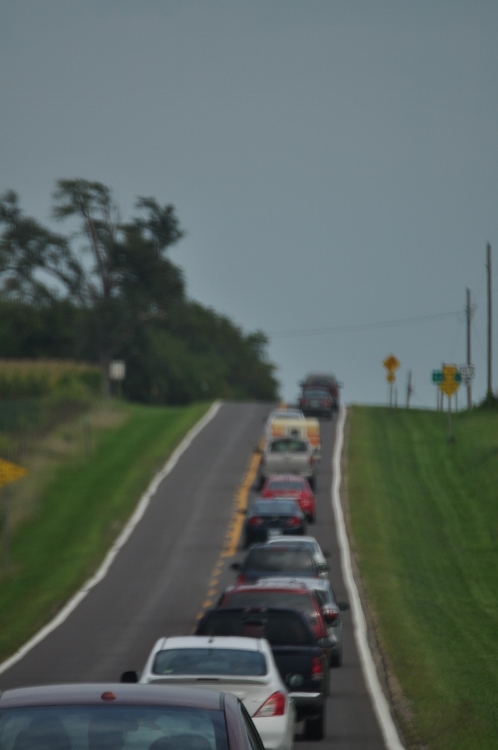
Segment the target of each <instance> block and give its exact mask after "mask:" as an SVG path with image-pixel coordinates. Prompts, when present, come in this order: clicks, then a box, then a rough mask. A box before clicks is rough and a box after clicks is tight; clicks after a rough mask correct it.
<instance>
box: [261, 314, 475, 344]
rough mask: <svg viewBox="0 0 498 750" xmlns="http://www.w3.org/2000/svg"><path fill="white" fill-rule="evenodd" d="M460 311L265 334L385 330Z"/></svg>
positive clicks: (316, 333)
mask: <svg viewBox="0 0 498 750" xmlns="http://www.w3.org/2000/svg"><path fill="white" fill-rule="evenodd" d="M461 312H462V311H461V310H456V311H454V312H447V313H436V314H434V315H419V316H417V317H415V318H402V319H399V320H382V321H379V322H377V323H357V324H350V325H342V326H328V327H327V328H307V329H300V330H299V329H295V330H293V331H273V332H269V333H267V335H268V336H271V337H272V338H277V337H279V336H315V335H319V334H323V333H342V332H344V331H359V330H361V329H368V328H387V327H390V326H402V325H406V324H409V323H420V322H421V321H429V320H436V319H438V318H450V317H451V318H453V317H457V316H460V315H461Z"/></svg>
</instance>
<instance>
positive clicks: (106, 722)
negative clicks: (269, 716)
mask: <svg viewBox="0 0 498 750" xmlns="http://www.w3.org/2000/svg"><path fill="white" fill-rule="evenodd" d="M0 747H1V748H3V749H4V750H119V749H120V748H123V747H124V748H126V750H145V749H147V750H264V747H263V743H262V741H261V739H260V737H259V734H258V732H257V730H256V728H255V726H254V724H253V722H252V720H251V718H250V716H249V714H248V712H247V710H246V708H245V707H244V706H243V704H242V703H241V701H240V700H239V699H238V698H237V697H236V696H235V695H233V694H232V693H224V692H220V691H214V690H205V689H202V688H195V687H188V688H187V687H181V686H179V685H174V686H171V687H169V686H167V685H124V684H120V683H117V684H115V683H93V684H70V685H45V686H38V687H30V688H17V689H14V690H6V691H5V692H3V693H0Z"/></svg>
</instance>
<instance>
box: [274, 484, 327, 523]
mask: <svg viewBox="0 0 498 750" xmlns="http://www.w3.org/2000/svg"><path fill="white" fill-rule="evenodd" d="M260 494H261V497H268V498H270V497H273V498H275V497H294V498H295V499H296V500H297V503H298V505H299V507H300V508H301V510H302V511H303V513H305V514H306V518H307V519H308V521H309V522H310V523H312V522H313V521H315V520H316V500H315V495H314V494H313V490H312V489H311V487H310V483H309V482H308V480H307V479H306V477H299V476H296V475H295V474H272V475H271V476H269V477H268V479H267V480H266V482H265V483H264V485H263V489H262V490H261V493H260Z"/></svg>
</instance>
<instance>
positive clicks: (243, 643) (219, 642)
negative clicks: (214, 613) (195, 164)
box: [154, 635, 265, 651]
mask: <svg viewBox="0 0 498 750" xmlns="http://www.w3.org/2000/svg"><path fill="white" fill-rule="evenodd" d="M208 646H209V648H210V649H211V648H214V649H216V648H220V649H221V648H223V649H234V650H237V651H263V650H265V649H264V641H263V640H262V639H261V638H246V637H244V636H235V635H216V636H214V635H209V636H208V635H180V636H173V637H171V638H163V639H162V640H161V641H159V642H158V643H156V646H155V649H154V650H155V651H161V650H166V649H175V648H204V647H208Z"/></svg>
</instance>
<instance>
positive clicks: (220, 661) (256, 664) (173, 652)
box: [152, 648, 267, 677]
mask: <svg viewBox="0 0 498 750" xmlns="http://www.w3.org/2000/svg"><path fill="white" fill-rule="evenodd" d="M152 671H153V672H154V674H158V675H170V674H171V675H172V674H178V675H181V674H182V675H233V676H235V675H238V676H242V675H244V676H250V677H261V676H263V675H265V674H267V666H266V659H265V656H264V654H262V653H261V652H259V651H244V650H242V649H234V648H175V649H172V648H171V649H166V650H164V651H159V653H158V654H156V658H155V660H154V666H153V669H152Z"/></svg>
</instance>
